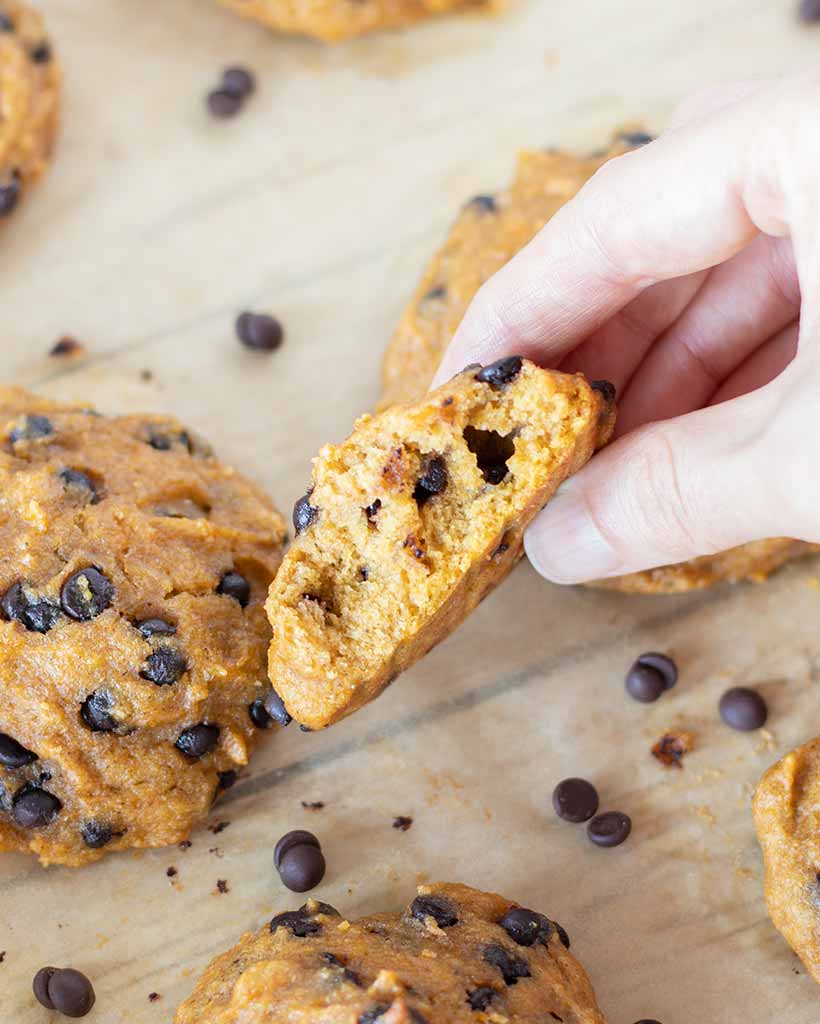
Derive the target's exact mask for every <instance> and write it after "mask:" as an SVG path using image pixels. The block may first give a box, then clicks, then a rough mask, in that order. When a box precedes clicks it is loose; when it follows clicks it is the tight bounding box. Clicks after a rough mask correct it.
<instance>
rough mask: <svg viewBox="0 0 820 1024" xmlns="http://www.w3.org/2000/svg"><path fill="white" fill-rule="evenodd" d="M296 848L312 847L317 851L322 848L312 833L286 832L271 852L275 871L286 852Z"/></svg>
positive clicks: (300, 831) (303, 831) (301, 831)
mask: <svg viewBox="0 0 820 1024" xmlns="http://www.w3.org/2000/svg"><path fill="white" fill-rule="evenodd" d="M296 846H313V847H315V848H316V849H317V850H321V848H322V844H321V843H320V842H319V840H318V839H317V838H316V836H315V835H314V834H313V833H312V832H306V831H305V830H304V829H294V830H293V832H286V833H285V834H284V835H283V836H282V838H281V839H280V840H279V842H278V843H277V844H276V847H275V848H274V851H273V863H274V866H275V867H276V870H277V871H278V870H279V867H280V865H281V863H282V857H284V855H285V854H286V853H287V852H288V850H292V849H293V848H294V847H296Z"/></svg>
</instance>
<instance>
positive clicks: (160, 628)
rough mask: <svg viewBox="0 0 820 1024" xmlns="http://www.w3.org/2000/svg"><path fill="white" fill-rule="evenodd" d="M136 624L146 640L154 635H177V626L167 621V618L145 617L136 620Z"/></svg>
mask: <svg viewBox="0 0 820 1024" xmlns="http://www.w3.org/2000/svg"><path fill="white" fill-rule="evenodd" d="M134 625H135V626H136V628H137V629H138V630H139V631H140V633H142V635H143V636H144V637H145V639H146V640H150V639H151V637H154V636H175V635H176V631H177V627H176V626H173V625H171V623H170V622H166V621H165V619H143V620H142V621H141V622H135V623H134Z"/></svg>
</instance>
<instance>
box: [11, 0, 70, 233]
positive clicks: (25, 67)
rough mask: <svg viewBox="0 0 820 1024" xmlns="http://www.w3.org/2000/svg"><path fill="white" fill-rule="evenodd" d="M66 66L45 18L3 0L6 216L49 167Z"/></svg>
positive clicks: (27, 8) (21, 5) (16, 3)
mask: <svg viewBox="0 0 820 1024" xmlns="http://www.w3.org/2000/svg"><path fill="white" fill-rule="evenodd" d="M59 91H60V69H59V65H58V63H57V60H56V58H55V57H54V54H53V53H52V49H51V45H50V43H49V41H48V37H47V36H46V32H45V27H44V24H43V19H42V18H41V17H40V15H39V14H38V13H37V12H36V11H33V10H31V9H30V8H29V7H28V6H26V5H24V4H22V3H19V2H18V0H0V97H2V108H3V109H2V117H0V218H2V217H5V216H7V215H8V214H10V213H11V212H12V211H13V210H14V209H15V208H16V206H17V204H18V202H19V201H20V199H21V197H22V195H23V193H24V192H25V191H26V189H27V188H28V187H29V185H31V184H32V183H33V182H35V181H36V180H37V179H38V178H39V177H40V175H41V174H42V173H43V171H44V170H45V168H46V164H47V163H48V159H49V156H50V155H51V151H52V148H53V146H54V140H55V137H56V134H57V120H58V103H59Z"/></svg>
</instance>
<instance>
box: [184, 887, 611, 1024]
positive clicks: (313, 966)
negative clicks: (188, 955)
mask: <svg viewBox="0 0 820 1024" xmlns="http://www.w3.org/2000/svg"><path fill="white" fill-rule="evenodd" d="M425 908H427V909H429V910H430V911H431V912H430V913H427V912H424V910H425ZM442 908H445V909H444V910H442ZM439 917H443V920H444V924H443V925H441V924H439V921H438V918H439ZM565 937H566V933H565V932H564V930H563V928H561V927H560V926H559V925H557V924H555V922H553V921H551V920H550V919H549V918H547V917H545V916H544V915H543V914H539V913H536V912H535V911H532V910H527V909H525V908H523V907H519V906H517V905H516V904H514V903H511V902H510V900H506V899H504V898H503V897H502V896H496V895H493V894H489V893H483V892H478V891H477V890H475V889H470V888H468V887H467V886H465V885H432V886H426V887H424V888H422V889H419V893H418V896H417V897H416V899H415V900H414V901H413V902H412V904H411V905H410V907H409V908H408V910H407V911H406V912H405V913H404V914H378V915H375V916H373V917H366V918H363V919H361V920H359V921H346V920H344V919H343V918H342V917H340V916H339V915H338V913H337V912H336V911H335V910H334V909H333V908H332V907H327V906H326V905H324V904H321V903H316V902H314V901H310V902H309V903H306V904H305V905H304V906H303V907H302V908H301V909H300V910H297V911H291V912H289V913H285V914H279V915H277V917H276V918H274V920H273V921H272V922H271V927H270V928H265V929H263V930H262V931H261V932H259V933H257V934H255V935H245V936H244V937H243V938H242V939H241V940H240V942H239V944H238V945H237V946H235V947H234V948H233V949H231V950H229V951H228V952H227V953H225V954H224V955H223V956H221V957H219V958H218V959H217V960H215V961H214V962H213V963H212V964H211V965H210V966H209V967H208V968H207V970H206V971H205V973H204V975H203V976H202V978H201V980H200V982H199V984H198V985H197V988H196V991H195V992H194V994H193V995H192V996H191V998H190V999H188V1000H187V1002H185V1003H183V1005H182V1006H181V1007H180V1008H179V1009H178V1011H177V1014H176V1017H175V1024H195V1022H196V1024H240V1022H242V1024H280V1022H284V1021H290V1020H297V1019H298V1020H299V1021H303V1022H304V1024H320V1022H322V1021H330V1020H333V1021H339V1022H342V1021H344V1022H345V1024H348V1022H350V1024H355V1022H358V1024H381V1022H384V1024H424V1022H426V1024H475V1022H476V1021H479V1020H481V1021H516V1022H518V1024H545V1022H552V1021H561V1022H563V1024H605V1021H604V1018H603V1016H602V1015H601V1012H600V1010H599V1009H598V1006H597V1004H596V1001H595V994H594V992H593V991H592V987H591V985H590V983H589V979H588V978H587V976H586V974H585V972H584V970H583V968H582V967H581V965H580V964H579V963H578V961H577V960H576V959H575V958H574V957H573V956H572V955H571V954H570V953H569V952H568V949H567V947H568V941H567V942H565V941H564V939H565Z"/></svg>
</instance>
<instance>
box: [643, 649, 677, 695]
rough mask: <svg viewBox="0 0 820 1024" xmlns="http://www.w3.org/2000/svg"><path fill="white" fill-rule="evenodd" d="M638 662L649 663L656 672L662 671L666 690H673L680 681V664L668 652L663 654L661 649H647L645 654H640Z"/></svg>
mask: <svg viewBox="0 0 820 1024" xmlns="http://www.w3.org/2000/svg"><path fill="white" fill-rule="evenodd" d="M636 664H637V665H648V666H649V667H650V668H654V669H655V671H656V672H660V674H661V676H662V677H663V686H664V689H665V690H671V689H672V687H673V686H674V685H675V683H677V681H678V666H677V665H676V664H675V662H674V661H673V659H672V658H670V657H669V655H668V654H661V653H660V651H647V652H646V653H645V654H639V655H638V660H637V662H636Z"/></svg>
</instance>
